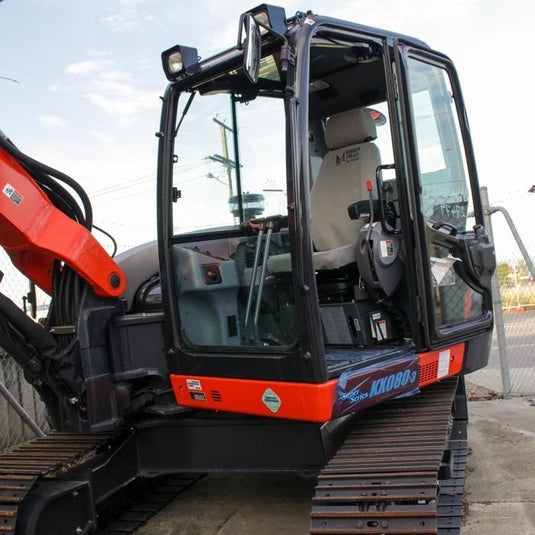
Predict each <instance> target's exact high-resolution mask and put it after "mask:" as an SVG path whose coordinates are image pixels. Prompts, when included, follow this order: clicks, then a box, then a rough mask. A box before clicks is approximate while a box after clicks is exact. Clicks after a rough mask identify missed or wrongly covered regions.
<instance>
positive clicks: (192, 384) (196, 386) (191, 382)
mask: <svg viewBox="0 0 535 535" xmlns="http://www.w3.org/2000/svg"><path fill="white" fill-rule="evenodd" d="M186 384H187V385H188V389H189V390H202V386H201V382H200V381H199V380H198V379H186Z"/></svg>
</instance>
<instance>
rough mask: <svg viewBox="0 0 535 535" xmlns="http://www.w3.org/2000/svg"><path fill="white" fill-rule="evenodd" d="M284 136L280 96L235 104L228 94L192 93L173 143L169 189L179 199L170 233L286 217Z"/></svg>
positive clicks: (282, 107)
mask: <svg viewBox="0 0 535 535" xmlns="http://www.w3.org/2000/svg"><path fill="white" fill-rule="evenodd" d="M182 100H183V102H184V105H185V102H186V101H187V99H186V98H183V99H182ZM233 107H234V108H235V113H234V114H233V109H232V108H233ZM233 116H235V118H236V121H235V122H236V124H234V121H233ZM284 134H285V119H284V103H283V100H282V99H281V98H273V97H260V96H259V97H257V98H255V99H254V100H250V101H245V102H237V101H236V99H234V102H233V97H232V95H229V94H227V93H219V94H210V95H204V96H203V95H196V96H195V98H194V100H193V103H192V105H191V107H190V109H189V111H188V114H187V115H186V117H185V118H184V121H183V124H182V125H181V126H180V130H179V132H178V136H177V142H176V145H175V151H176V157H177V161H176V164H175V165H174V169H173V185H174V186H175V187H176V188H177V189H178V190H179V191H180V199H179V200H178V202H177V203H175V204H174V209H173V229H174V233H175V234H184V233H189V232H193V231H199V230H208V229H214V228H217V227H227V226H235V225H239V224H240V223H241V222H242V220H245V221H247V220H250V219H255V218H258V217H267V216H271V215H276V214H285V213H286V205H287V201H286V148H285V138H284ZM240 194H241V203H242V205H241V207H240V203H239V201H240Z"/></svg>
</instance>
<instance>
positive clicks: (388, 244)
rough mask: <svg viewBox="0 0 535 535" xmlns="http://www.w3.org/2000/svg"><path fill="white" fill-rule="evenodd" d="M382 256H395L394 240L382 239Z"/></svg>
mask: <svg viewBox="0 0 535 535" xmlns="http://www.w3.org/2000/svg"><path fill="white" fill-rule="evenodd" d="M380 245H381V257H382V258H391V257H392V256H394V246H393V244H392V240H381V242H380Z"/></svg>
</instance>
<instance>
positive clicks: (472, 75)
mask: <svg viewBox="0 0 535 535" xmlns="http://www.w3.org/2000/svg"><path fill="white" fill-rule="evenodd" d="M255 5H256V2H253V3H250V2H247V1H243V0H228V1H224V2H223V1H222V0H197V1H195V2H186V1H183V0H107V1H105V2H104V1H100V2H96V1H94V0H92V1H89V0H76V1H72V0H3V1H2V2H0V42H1V43H2V54H1V56H0V76H2V77H4V78H10V79H13V80H16V81H17V82H13V81H11V80H7V79H3V78H2V79H0V95H1V99H0V129H1V130H2V131H3V132H4V133H5V134H6V135H8V136H9V137H10V138H11V139H12V141H14V142H15V144H16V145H17V146H18V147H19V148H20V149H21V150H22V151H23V152H25V153H27V154H28V155H31V156H32V157H34V158H36V159H38V160H40V161H42V162H44V163H47V164H49V165H51V166H53V167H56V168H57V169H60V170H62V171H63V172H66V173H67V174H69V175H71V176H72V177H74V178H75V179H76V180H78V181H79V182H80V183H81V184H82V185H83V187H84V188H85V189H86V190H87V192H88V193H89V195H90V197H91V198H92V201H93V206H94V211H95V223H96V224H97V225H99V226H102V227H104V228H106V229H107V230H109V231H111V232H112V233H113V234H114V235H115V236H116V238H117V239H118V241H119V246H120V249H121V250H124V249H127V248H129V247H132V246H134V245H137V244H139V243H143V242H145V241H148V240H150V239H154V238H155V229H156V215H155V202H156V201H155V172H156V153H157V139H156V137H155V136H154V133H155V132H156V131H157V130H158V125H159V114H160V100H159V96H160V95H162V94H163V92H164V90H165V86H166V83H167V81H166V79H165V77H164V75H163V71H162V68H161V60H160V54H161V52H162V51H163V50H165V49H167V48H169V47H171V46H173V45H175V44H177V43H180V44H184V45H189V46H194V47H196V48H197V49H198V51H199V54H200V55H201V56H202V57H203V58H206V57H209V56H210V55H212V54H214V53H216V52H218V51H219V50H223V49H225V48H228V47H230V46H232V45H233V44H234V43H235V41H236V37H237V31H238V21H239V15H240V13H242V12H244V11H246V10H247V9H249V8H252V7H254V6H255ZM280 5H283V4H282V2H281V3H280ZM284 7H285V9H286V13H287V14H289V15H290V14H294V13H295V12H296V11H297V10H301V11H307V10H309V9H310V10H312V11H314V12H315V13H318V14H323V15H329V16H333V17H337V18H343V19H347V20H351V21H354V22H359V23H362V24H367V25H371V26H376V27H381V28H386V29H389V30H393V31H397V32H400V33H405V34H409V35H413V36H415V37H418V38H419V39H421V40H423V41H425V42H427V43H428V44H429V45H430V46H431V47H432V48H434V49H436V50H439V51H441V52H443V53H445V54H447V55H448V56H450V58H451V59H452V60H453V62H454V63H455V65H456V67H457V70H458V73H459V76H460V79H461V86H462V88H463V92H464V97H465V101H466V106H467V110H468V117H469V120H470V125H471V129H472V136H473V142H474V146H475V151H476V158H477V163H478V169H479V176H480V182H481V183H482V184H483V185H487V186H488V187H489V193H490V197H491V202H498V203H500V204H504V205H506V206H508V207H509V209H510V210H515V207H516V210H517V211H518V214H519V217H520V208H522V209H523V210H524V211H526V210H527V215H526V217H525V223H520V227H521V230H522V228H525V229H526V232H528V233H529V232H530V230H531V226H530V225H532V222H531V220H530V219H531V218H530V217H529V215H530V212H531V213H533V209H534V208H535V194H527V190H528V189H529V187H531V186H532V185H533V184H535V176H534V173H533V164H532V163H531V156H532V154H533V146H534V140H535V134H534V130H533V126H532V125H533V124H535V91H533V83H532V82H533V73H532V71H531V69H532V68H533V66H534V65H535V61H534V59H535V57H534V56H535V52H534V48H533V46H532V42H531V40H532V34H533V29H534V28H535V2H533V0H510V1H508V2H503V1H498V0H449V1H437V0H427V1H425V2H424V1H422V0H359V1H354V0H352V1H347V0H338V1H337V2H332V1H329V2H327V1H325V0H308V1H307V0H299V2H297V1H294V0H288V1H287V2H285V3H284ZM519 95H520V96H521V97H522V98H520V97H519ZM513 216H514V214H513ZM495 217H501V216H495ZM500 232H502V231H499V232H498V233H500ZM503 236H504V237H503V238H502V239H503V240H507V238H506V235H505V234H503ZM509 241H510V239H509ZM104 242H105V240H103V243H104Z"/></svg>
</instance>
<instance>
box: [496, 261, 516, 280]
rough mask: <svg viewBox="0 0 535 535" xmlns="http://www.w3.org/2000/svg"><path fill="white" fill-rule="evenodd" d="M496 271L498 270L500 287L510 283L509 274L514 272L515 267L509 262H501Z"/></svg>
mask: <svg viewBox="0 0 535 535" xmlns="http://www.w3.org/2000/svg"><path fill="white" fill-rule="evenodd" d="M496 269H497V270H498V282H499V283H500V285H502V284H506V283H507V282H508V278H509V274H510V273H511V272H512V271H513V267H512V266H510V265H509V264H508V263H507V262H499V263H498V266H497V267H496Z"/></svg>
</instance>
